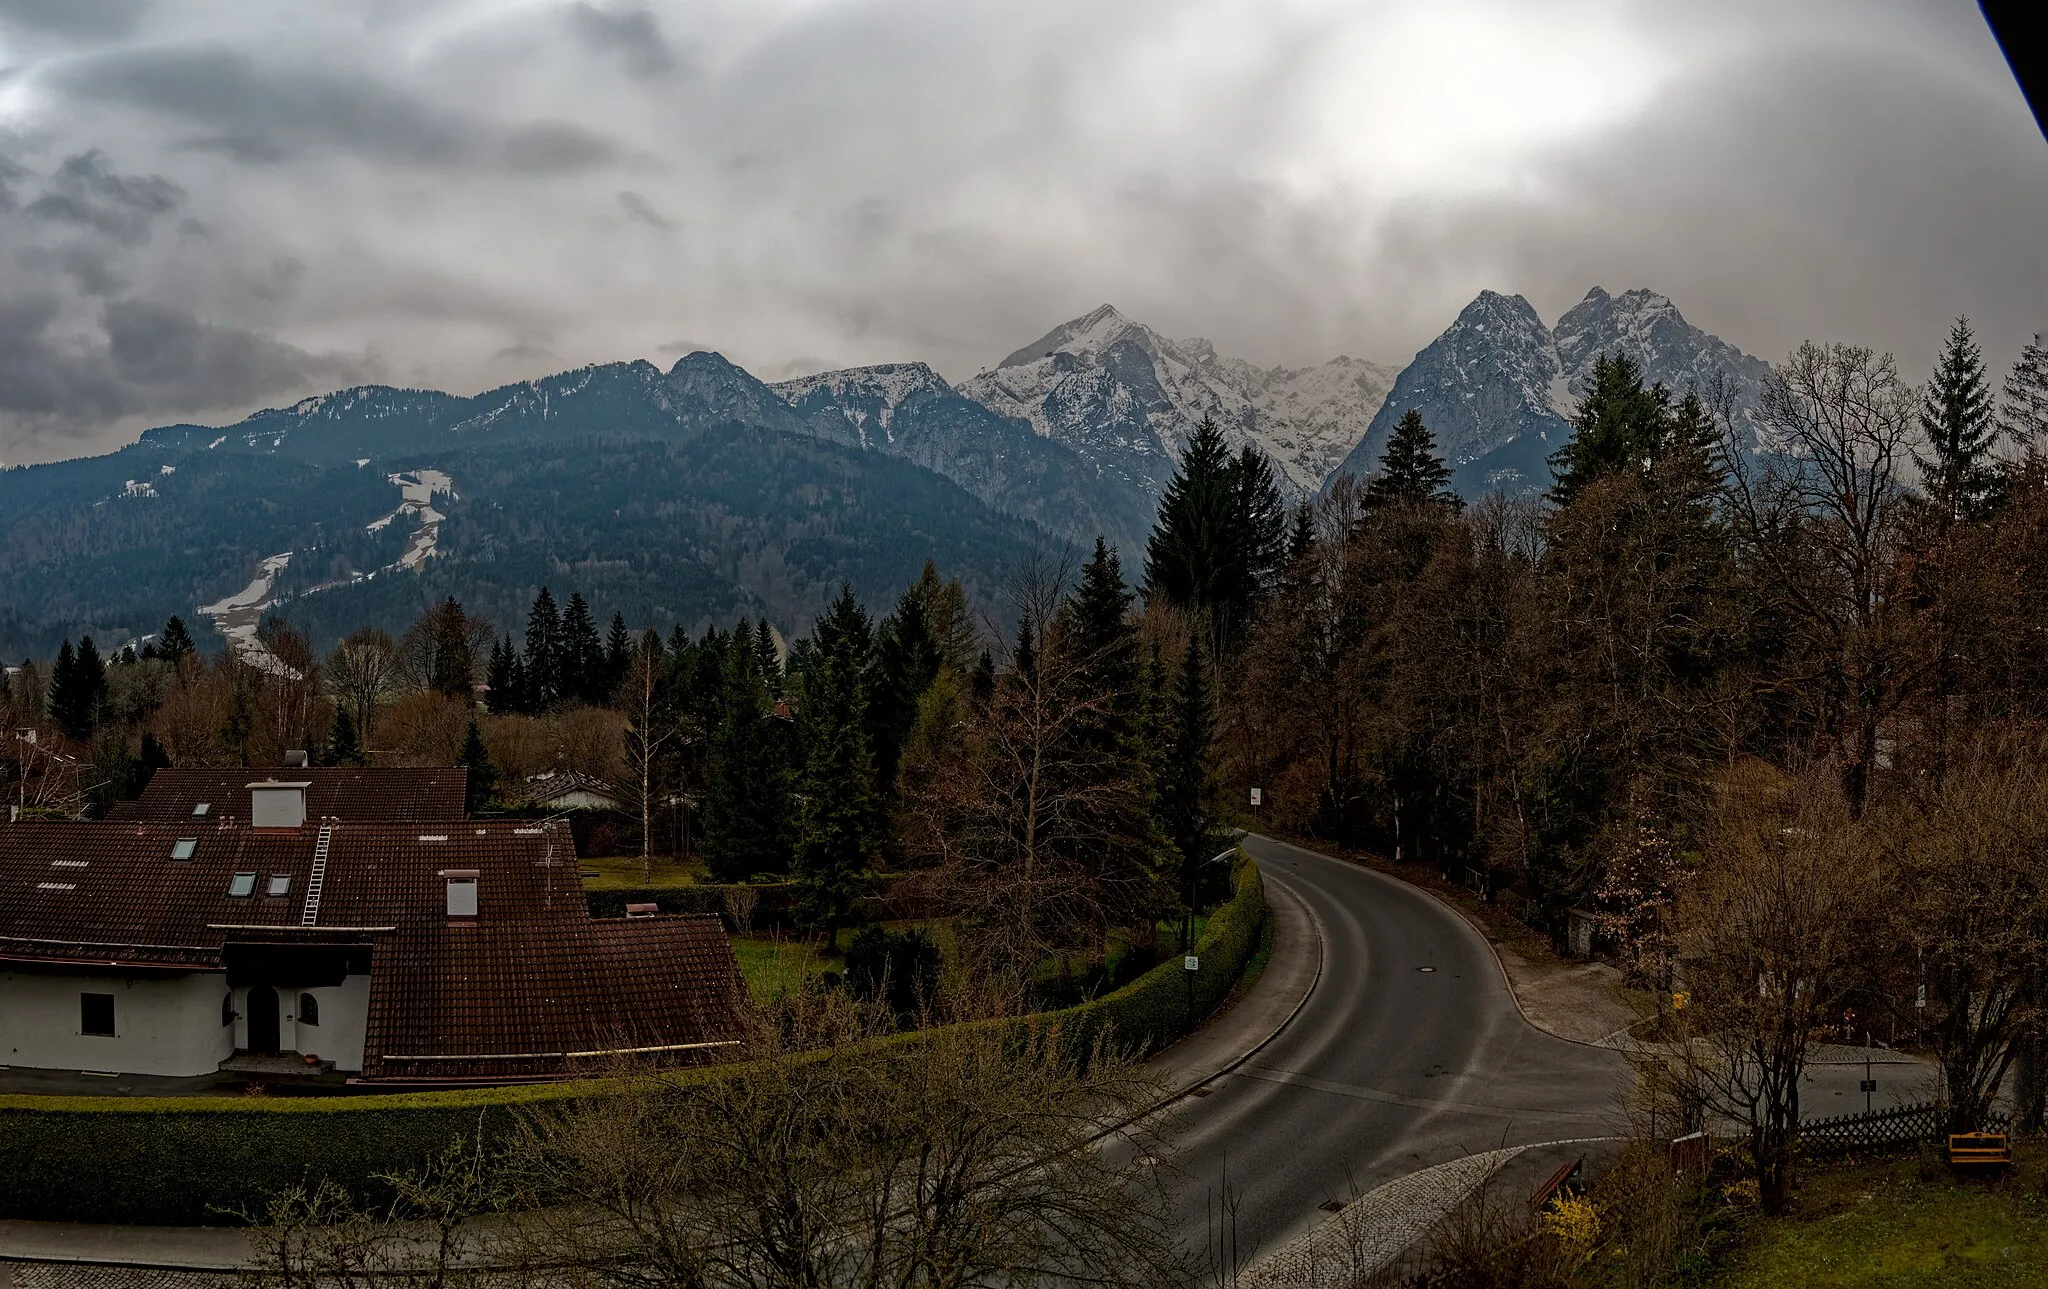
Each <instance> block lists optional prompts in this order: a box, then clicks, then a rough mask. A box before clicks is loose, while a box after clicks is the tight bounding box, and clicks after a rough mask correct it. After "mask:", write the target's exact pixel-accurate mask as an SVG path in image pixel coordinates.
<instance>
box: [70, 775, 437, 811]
mask: <svg viewBox="0 0 2048 1289" xmlns="http://www.w3.org/2000/svg"><path fill="white" fill-rule="evenodd" d="M265 778H279V779H290V780H293V781H295V782H305V783H308V784H310V785H311V786H309V787H308V788H307V789H306V817H307V818H308V819H342V820H347V821H349V822H351V823H432V822H436V821H445V820H451V819H462V818H465V817H466V816H467V813H468V806H467V801H468V793H469V771H468V770H465V769H459V768H457V769H434V770H414V769H400V768H395V767H389V766H310V767H309V766H290V767H282V768H269V769H263V768H257V769H251V768H249V767H246V766H243V767H230V768H225V769H223V768H217V767H212V766H203V767H191V768H188V767H185V766H169V767H166V768H164V769H161V770H158V771H157V772H156V773H155V774H154V775H152V776H150V780H149V786H148V787H145V788H144V789H143V790H142V795H141V796H140V797H138V798H136V799H135V800H134V801H127V802H123V803H122V804H120V805H118V806H116V807H114V809H113V810H112V811H110V812H109V814H108V818H110V819H120V820H156V821H161V822H164V823H174V822H176V823H182V822H185V821H187V820H192V821H194V822H197V821H198V820H197V819H195V817H194V816H193V814H192V810H193V807H195V806H197V805H199V804H200V803H201V802H204V803H205V804H206V807H207V811H206V814H205V815H204V816H200V817H199V818H203V819H207V820H218V819H227V820H231V821H233V822H236V823H247V822H248V821H249V785H250V784H251V783H253V782H256V781H257V780H260V779H265Z"/></svg>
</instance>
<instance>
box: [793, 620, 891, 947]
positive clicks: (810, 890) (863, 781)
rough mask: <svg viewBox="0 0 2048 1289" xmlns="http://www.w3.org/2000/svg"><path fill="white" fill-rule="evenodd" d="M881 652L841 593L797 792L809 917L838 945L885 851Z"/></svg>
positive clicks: (815, 634)
mask: <svg viewBox="0 0 2048 1289" xmlns="http://www.w3.org/2000/svg"><path fill="white" fill-rule="evenodd" d="M873 653H874V633H873V628H872V627H871V626H870V624H869V622H868V615H867V613H866V611H865V610H863V609H862V608H861V607H860V603H859V601H857V600H855V599H854V597H853V588H852V587H851V586H844V587H842V588H841V590H840V593H839V598H838V599H836V600H834V601H833V603H832V606H831V607H830V608H829V609H827V610H826V611H825V613H824V615H823V616H822V617H820V618H819V619H818V622H817V625H816V626H815V627H814V628H813V629H812V633H811V648H810V650H809V651H808V659H807V662H808V666H807V668H806V671H805V675H804V701H803V711H802V715H801V717H800V725H801V732H802V735H803V742H804V747H805V757H804V767H803V773H802V775H801V776H800V778H799V780H798V785H797V794H796V795H797V802H798V806H797V811H798V813H797V844H796V873H797V878H798V880H799V881H800V882H801V883H802V884H803V889H804V913H805V916H806V918H807V920H808V921H809V922H810V923H811V925H813V926H817V927H822V928H824V929H825V930H826V931H827V932H828V933H829V934H830V935H831V937H832V941H833V943H834V944H837V943H838V938H839V928H840V927H842V926H845V925H847V923H848V921H849V919H850V918H851V917H852V915H853V912H854V910H855V909H856V908H857V907H858V900H859V897H860V893H861V888H862V885H863V884H864V880H865V878H866V875H867V872H868V869H869V867H870V864H871V861H872V859H873V857H874V856H875V854H876V853H877V852H878V850H879V849H880V840H881V829H880V810H879V807H878V803H877V800H876V796H875V790H874V785H875V764H874V756H873V754H872V751H871V749H870V747H869V744H868V728H867V727H868V711H867V706H868V704H867V676H868V670H869V666H870V662H871V659H872V656H873Z"/></svg>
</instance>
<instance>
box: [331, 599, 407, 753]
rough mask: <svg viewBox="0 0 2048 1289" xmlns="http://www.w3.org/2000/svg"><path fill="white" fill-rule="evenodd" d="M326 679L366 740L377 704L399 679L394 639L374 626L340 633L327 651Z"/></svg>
mask: <svg viewBox="0 0 2048 1289" xmlns="http://www.w3.org/2000/svg"><path fill="white" fill-rule="evenodd" d="M327 681H328V685H329V687H330V688H331V689H332V691H333V693H334V694H335V696H336V697H338V698H340V699H341V700H342V701H343V702H345V703H347V704H348V705H349V715H350V716H352V717H354V718H355V723H356V729H357V730H358V731H360V734H361V737H362V738H364V739H366V740H367V739H368V738H370V737H371V732H372V731H373V730H375V729H376V728H377V724H376V722H377V704H378V703H379V702H380V701H381V700H382V699H383V698H384V696H385V695H387V694H389V693H390V692H391V691H392V689H393V688H394V687H395V686H396V685H397V684H398V683H399V669H398V645H397V643H396V642H394V641H393V640H392V639H391V636H390V635H389V633H387V632H385V631H382V630H379V629H378V628H376V627H365V628H363V629H362V630H361V631H357V632H355V633H354V634H352V635H349V636H346V637H344V638H343V639H342V641H341V643H340V644H337V645H336V646H334V652H332V653H330V654H328V655H327Z"/></svg>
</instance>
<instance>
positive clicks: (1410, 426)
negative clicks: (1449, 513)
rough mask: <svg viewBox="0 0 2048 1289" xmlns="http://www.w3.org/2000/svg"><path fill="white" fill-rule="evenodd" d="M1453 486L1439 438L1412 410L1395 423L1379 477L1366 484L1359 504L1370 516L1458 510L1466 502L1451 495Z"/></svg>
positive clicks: (1404, 413)
mask: <svg viewBox="0 0 2048 1289" xmlns="http://www.w3.org/2000/svg"><path fill="white" fill-rule="evenodd" d="M1450 483H1451V471H1450V467H1449V466H1446V465H1445V464H1444V459H1443V458H1442V457H1441V456H1439V455H1437V450H1436V435H1434V434H1432V433H1431V432H1430V429H1429V427H1428V426H1427V425H1425V424H1423V422H1422V413H1421V412H1419V411H1417V410H1416V409H1414V408H1412V407H1411V408H1409V409H1408V410H1407V411H1406V412H1403V413H1402V414H1401V419H1400V420H1399V421H1397V422H1395V423H1394V432H1393V434H1392V435H1391V436H1390V437H1389V438H1388V439H1387V450H1386V452H1385V453H1384V454H1382V455H1381V457H1380V469H1379V473H1378V474H1375V475H1374V476H1373V477H1372V478H1371V479H1369V480H1367V481H1366V485H1365V494H1364V496H1363V497H1362V498H1361V499H1360V502H1361V504H1362V505H1363V506H1364V507H1365V509H1366V511H1367V512H1368V513H1371V512H1373V511H1379V510H1385V509H1387V508H1388V507H1390V506H1425V505H1443V506H1449V507H1451V508H1452V509H1456V508H1458V507H1459V506H1461V505H1462V504H1463V502H1461V501H1460V500H1459V498H1458V495H1457V494H1456V493H1454V492H1452V491H1451V489H1450Z"/></svg>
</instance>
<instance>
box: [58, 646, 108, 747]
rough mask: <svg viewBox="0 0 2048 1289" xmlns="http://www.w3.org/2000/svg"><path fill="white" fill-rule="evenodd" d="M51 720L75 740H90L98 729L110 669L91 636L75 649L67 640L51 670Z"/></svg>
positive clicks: (103, 710) (105, 699) (59, 650)
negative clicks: (108, 669)
mask: <svg viewBox="0 0 2048 1289" xmlns="http://www.w3.org/2000/svg"><path fill="white" fill-rule="evenodd" d="M49 701H50V719H51V720H53V721H55V722H56V723H57V728H59V729H61V730H63V731H64V732H65V733H66V734H68V735H70V736H71V737H72V738H75V739H80V740H84V739H89V738H91V737H92V735H93V731H94V730H96V729H98V728H99V724H100V719H101V716H102V714H103V713H104V712H105V710H106V704H107V667H106V663H105V662H104V661H102V660H101V658H100V651H99V649H98V648H97V647H95V646H94V644H93V642H92V637H91V636H80V637H79V639H78V648H77V649H76V650H73V649H72V647H71V642H70V641H69V640H66V641H65V642H64V643H63V645H62V647H60V648H59V649H58V650H57V662H56V665H55V666H54V667H52V668H51V671H50V700H49Z"/></svg>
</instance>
